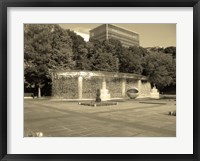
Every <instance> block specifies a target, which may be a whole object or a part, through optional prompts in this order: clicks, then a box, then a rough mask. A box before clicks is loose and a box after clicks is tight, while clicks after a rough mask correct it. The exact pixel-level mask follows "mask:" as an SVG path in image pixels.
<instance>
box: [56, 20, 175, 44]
mask: <svg viewBox="0 0 200 161" xmlns="http://www.w3.org/2000/svg"><path fill="white" fill-rule="evenodd" d="M59 25H60V26H61V27H62V28H64V29H70V30H73V31H74V32H76V33H77V34H79V35H80V36H82V37H83V38H84V39H85V41H88V40H89V30H91V29H93V28H95V27H97V26H99V25H101V24H78V23H77V24H59ZM113 25H117V26H119V27H123V28H126V29H128V30H131V31H133V32H136V33H138V34H139V35H140V46H142V47H155V46H159V47H168V46H176V24H113Z"/></svg>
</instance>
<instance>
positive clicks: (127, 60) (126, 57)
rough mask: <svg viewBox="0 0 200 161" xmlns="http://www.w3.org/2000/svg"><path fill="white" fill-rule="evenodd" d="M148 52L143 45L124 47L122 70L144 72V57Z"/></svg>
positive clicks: (121, 59) (121, 61)
mask: <svg viewBox="0 0 200 161" xmlns="http://www.w3.org/2000/svg"><path fill="white" fill-rule="evenodd" d="M146 54H147V50H145V49H144V48H142V47H137V46H131V47H129V48H123V51H122V55H121V57H120V72H126V73H136V74H142V71H143V66H142V64H141V63H142V58H143V57H144V56H145V55H146Z"/></svg>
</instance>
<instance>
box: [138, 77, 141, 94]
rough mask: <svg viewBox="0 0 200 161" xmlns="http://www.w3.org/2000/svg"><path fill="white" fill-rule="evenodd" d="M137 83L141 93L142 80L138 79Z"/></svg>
mask: <svg viewBox="0 0 200 161" xmlns="http://www.w3.org/2000/svg"><path fill="white" fill-rule="evenodd" d="M137 84H138V90H139V93H140V92H141V88H142V81H141V80H140V79H139V80H138V81H137Z"/></svg>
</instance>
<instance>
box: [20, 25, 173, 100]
mask: <svg viewBox="0 0 200 161" xmlns="http://www.w3.org/2000/svg"><path fill="white" fill-rule="evenodd" d="M175 57H176V47H172V46H171V47H167V48H160V47H152V48H146V49H145V48H142V47H137V46H131V47H129V48H125V47H123V46H122V44H121V42H120V41H119V40H115V39H109V40H105V41H98V40H94V39H91V40H90V41H89V42H85V41H84V39H83V38H82V37H81V36H79V35H77V34H76V33H75V32H73V31H70V30H65V29H63V28H61V27H60V26H59V25H47V24H43V25H36V24H30V25H25V26H24V71H25V73H24V77H25V80H24V82H25V87H26V88H27V87H35V88H38V92H37V93H38V96H39V97H40V93H41V91H40V90H41V88H42V89H43V91H45V89H46V88H47V86H50V85H51V79H50V76H49V70H60V69H61V70H93V71H108V72H125V73H135V74H143V75H145V76H147V77H148V78H149V80H150V82H151V83H152V84H156V86H157V87H158V88H159V89H160V90H161V89H163V88H164V87H167V86H175V85H176V59H175ZM43 93H44V92H43Z"/></svg>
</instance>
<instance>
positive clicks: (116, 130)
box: [24, 99, 176, 137]
mask: <svg viewBox="0 0 200 161" xmlns="http://www.w3.org/2000/svg"><path fill="white" fill-rule="evenodd" d="M175 104H176V102H175V100H174V99H163V100H126V101H121V102H119V103H118V105H114V106H98V107H92V106H83V105H78V102H69V101H55V100H50V99H25V100H24V130H25V133H24V136H28V135H29V133H30V132H31V133H36V132H42V133H43V135H44V136H45V137H175V136H176V116H170V115H168V113H169V111H174V110H176V105H175Z"/></svg>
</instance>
